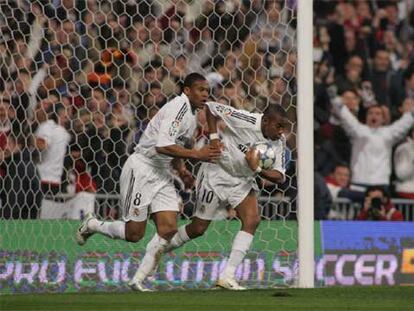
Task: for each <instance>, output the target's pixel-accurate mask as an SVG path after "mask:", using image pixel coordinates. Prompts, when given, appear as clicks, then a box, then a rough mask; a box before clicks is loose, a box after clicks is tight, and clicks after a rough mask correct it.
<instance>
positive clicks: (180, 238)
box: [164, 225, 191, 253]
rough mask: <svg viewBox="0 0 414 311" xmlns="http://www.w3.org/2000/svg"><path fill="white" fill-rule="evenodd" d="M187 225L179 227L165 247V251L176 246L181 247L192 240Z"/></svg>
mask: <svg viewBox="0 0 414 311" xmlns="http://www.w3.org/2000/svg"><path fill="white" fill-rule="evenodd" d="M185 227H186V226H185V225H184V226H181V227H179V228H178V231H177V233H176V234H174V236H173V237H172V239H171V241H170V243H169V244H168V245H167V247H166V248H165V249H164V253H167V252H170V251H172V250H174V249H176V248H179V247H180V246H181V245H183V244H185V243H186V242H188V241H190V240H191V239H190V237H189V236H188V234H187V231H186V230H185Z"/></svg>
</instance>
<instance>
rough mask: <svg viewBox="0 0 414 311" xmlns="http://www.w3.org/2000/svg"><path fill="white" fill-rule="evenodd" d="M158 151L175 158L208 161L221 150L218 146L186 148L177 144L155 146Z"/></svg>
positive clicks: (215, 156) (216, 156)
mask: <svg viewBox="0 0 414 311" xmlns="http://www.w3.org/2000/svg"><path fill="white" fill-rule="evenodd" d="M155 150H156V151H157V152H158V153H162V154H165V155H168V156H171V157H175V158H185V159H194V160H199V161H205V162H210V161H214V160H217V159H219V158H220V155H221V152H220V150H219V149H218V148H214V147H212V146H204V147H203V148H201V149H186V148H184V147H181V146H179V145H170V146H164V147H155Z"/></svg>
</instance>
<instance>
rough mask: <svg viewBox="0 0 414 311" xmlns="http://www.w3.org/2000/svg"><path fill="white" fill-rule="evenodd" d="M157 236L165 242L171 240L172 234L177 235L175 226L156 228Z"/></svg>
mask: <svg viewBox="0 0 414 311" xmlns="http://www.w3.org/2000/svg"><path fill="white" fill-rule="evenodd" d="M157 231H158V235H159V236H160V237H162V238H163V239H166V240H171V239H172V237H173V236H174V234H176V233H177V226H176V225H164V226H160V227H158V228H157Z"/></svg>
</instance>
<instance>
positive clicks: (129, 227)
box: [76, 156, 153, 245]
mask: <svg viewBox="0 0 414 311" xmlns="http://www.w3.org/2000/svg"><path fill="white" fill-rule="evenodd" d="M134 167H135V168H136V169H134ZM147 171H148V168H147V167H145V165H143V164H140V166H138V165H137V163H136V161H135V159H134V158H133V156H131V157H129V158H128V160H127V162H126V163H125V165H124V167H123V169H122V174H121V178H120V195H121V206H120V211H121V214H122V220H116V221H100V220H98V219H96V217H95V216H94V215H93V214H92V213H88V214H87V215H86V216H85V219H84V220H83V221H82V223H81V225H80V227H79V229H78V231H77V233H76V240H77V242H78V244H79V245H84V244H85V243H86V241H87V239H88V238H89V237H91V236H92V235H93V234H95V233H99V234H102V235H105V236H107V237H109V238H111V239H121V240H125V241H128V242H138V241H139V240H141V238H142V237H143V236H144V233H145V227H146V223H147V215H148V206H149V203H150V202H151V199H152V196H153V192H152V191H151V189H149V187H148V186H147V185H146V181H147V178H146V175H147Z"/></svg>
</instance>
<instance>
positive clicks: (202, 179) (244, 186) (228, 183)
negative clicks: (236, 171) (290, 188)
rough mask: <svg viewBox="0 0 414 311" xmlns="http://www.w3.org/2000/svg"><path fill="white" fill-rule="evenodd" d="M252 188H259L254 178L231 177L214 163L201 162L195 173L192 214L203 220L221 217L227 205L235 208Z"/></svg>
mask: <svg viewBox="0 0 414 311" xmlns="http://www.w3.org/2000/svg"><path fill="white" fill-rule="evenodd" d="M252 190H254V191H258V190H259V189H258V187H257V184H256V182H255V180H254V178H237V177H233V176H231V175H229V174H228V173H227V172H226V171H224V170H223V169H222V168H221V167H220V166H218V165H216V164H212V163H203V164H202V165H201V167H200V170H199V171H198V174H197V182H196V212H195V214H194V216H195V217H197V218H201V219H204V220H213V219H220V218H223V215H226V214H227V212H226V207H227V206H230V207H231V208H236V207H237V206H238V205H239V204H240V203H241V202H242V201H243V200H244V199H245V198H246V197H247V195H248V194H249V193H250V191H252Z"/></svg>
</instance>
